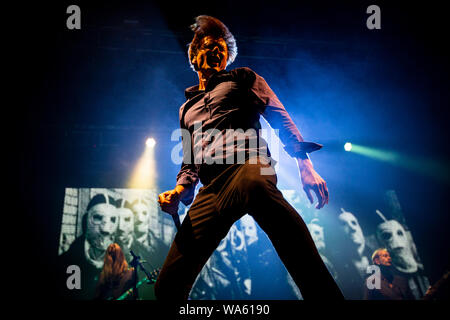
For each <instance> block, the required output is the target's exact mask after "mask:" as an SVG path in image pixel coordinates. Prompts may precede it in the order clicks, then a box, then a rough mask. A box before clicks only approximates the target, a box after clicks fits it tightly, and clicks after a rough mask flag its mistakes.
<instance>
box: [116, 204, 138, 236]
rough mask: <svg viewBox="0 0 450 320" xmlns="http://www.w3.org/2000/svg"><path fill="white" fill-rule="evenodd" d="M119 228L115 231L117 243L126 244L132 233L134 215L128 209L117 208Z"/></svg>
mask: <svg viewBox="0 0 450 320" xmlns="http://www.w3.org/2000/svg"><path fill="white" fill-rule="evenodd" d="M117 212H118V214H119V228H118V229H117V238H118V241H119V242H120V243H122V244H124V243H128V240H129V239H130V236H131V235H132V234H133V231H134V214H133V211H131V210H130V209H128V208H118V209H117Z"/></svg>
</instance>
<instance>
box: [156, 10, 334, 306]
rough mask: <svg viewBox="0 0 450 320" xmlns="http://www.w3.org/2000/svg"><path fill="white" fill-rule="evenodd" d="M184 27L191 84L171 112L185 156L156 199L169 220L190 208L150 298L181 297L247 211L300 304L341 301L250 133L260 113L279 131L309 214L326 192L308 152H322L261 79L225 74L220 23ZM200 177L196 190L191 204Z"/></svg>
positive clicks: (246, 72)
mask: <svg viewBox="0 0 450 320" xmlns="http://www.w3.org/2000/svg"><path fill="white" fill-rule="evenodd" d="M192 30H193V31H194V38H193V40H192V42H191V43H190V45H189V50H188V57H189V61H190V63H191V67H192V68H193V69H194V70H195V71H196V72H197V74H198V78H199V84H198V85H196V86H193V87H190V88H187V89H186V91H185V95H186V99H187V100H186V102H185V103H184V104H183V105H182V106H181V108H180V114H179V115H180V126H181V129H182V131H183V130H184V132H188V133H189V136H183V153H184V157H183V164H182V166H181V170H180V172H179V173H178V175H177V183H176V186H175V188H174V189H173V190H170V191H166V192H164V193H161V194H160V195H159V200H158V201H159V203H160V206H161V209H162V210H163V211H165V212H167V213H169V214H172V215H177V211H178V205H179V202H180V201H182V202H183V203H184V204H186V205H188V204H190V203H191V202H192V201H193V203H192V205H191V207H190V209H189V211H188V214H187V215H186V218H185V219H184V221H183V223H182V225H181V227H180V229H179V230H178V233H177V234H176V236H175V239H174V242H173V243H172V245H171V248H170V250H169V253H168V255H167V257H166V260H165V262H164V265H163V267H162V270H161V273H160V275H159V277H158V279H157V282H156V284H155V295H156V297H157V298H158V299H165V300H169V299H170V300H185V299H187V298H188V296H189V292H190V290H191V287H192V285H193V283H194V281H195V279H196V277H197V275H198V274H199V272H200V271H201V269H202V267H203V266H204V264H205V263H206V261H207V260H208V258H209V257H210V256H211V254H212V253H213V251H214V250H215V249H216V247H217V246H218V244H219V242H220V240H221V239H223V238H224V237H225V236H226V234H227V233H228V231H229V229H230V228H231V226H232V225H233V223H234V222H235V221H237V220H238V219H240V218H241V217H242V216H243V215H244V214H246V213H248V214H250V215H252V216H253V218H254V219H255V220H256V221H257V223H258V224H259V226H260V227H261V228H262V229H263V230H264V232H266V233H267V235H268V237H269V238H270V240H271V241H272V243H273V245H274V247H275V249H276V251H277V253H278V255H279V256H280V258H281V260H282V262H283V263H284V265H285V266H286V268H287V270H288V271H289V273H290V274H291V276H292V278H293V279H294V281H295V283H296V284H297V286H298V287H299V289H300V291H301V293H302V296H303V298H304V299H316V300H318V299H321V300H327V299H335V300H339V299H343V295H342V293H341V292H340V290H339V288H338V286H337V285H336V283H335V282H334V280H333V278H332V276H331V275H330V273H329V272H328V270H327V268H326V266H325V264H324V263H323V261H322V259H321V257H320V255H319V253H318V251H317V249H316V247H315V245H314V242H313V240H312V238H311V236H310V233H309V231H308V228H307V227H306V225H305V223H304V222H303V220H302V219H301V217H300V215H299V214H298V213H297V212H296V210H295V209H294V208H293V207H292V206H291V205H290V204H289V203H288V202H287V201H286V200H285V199H284V197H283V196H282V194H281V192H280V191H279V190H278V188H277V186H276V184H277V176H276V173H275V171H274V169H273V160H272V159H271V157H270V152H269V151H268V149H267V144H266V143H265V142H264V140H263V139H262V138H261V137H260V136H259V129H261V125H260V122H259V118H260V116H261V115H262V116H263V117H264V118H265V119H266V120H267V121H268V123H269V124H270V126H271V127H272V128H273V129H276V130H279V131H278V132H279V138H280V140H281V142H282V143H283V145H284V149H285V150H286V152H287V153H288V154H289V155H290V156H291V157H293V158H295V159H296V160H297V163H298V167H299V171H300V176H301V181H302V183H303V189H304V190H305V192H306V194H307V196H308V199H309V200H310V201H311V203H313V201H314V199H313V195H312V193H311V191H312V192H313V193H314V194H316V197H317V200H318V204H317V206H316V208H317V209H320V208H322V207H323V206H324V205H325V204H327V203H328V190H327V186H326V183H325V181H324V180H323V179H322V178H321V177H320V176H319V174H317V173H316V171H315V170H314V168H313V165H312V163H311V161H310V159H309V157H308V153H310V152H312V151H315V150H318V149H320V147H321V146H320V145H318V144H315V143H311V142H305V141H304V140H303V137H302V136H301V135H300V132H299V131H298V129H297V127H296V126H295V124H294V123H293V121H292V120H291V118H290V116H289V114H288V113H287V112H286V110H285V108H284V106H283V105H282V103H281V102H280V101H279V100H278V98H277V97H276V95H275V94H274V93H273V91H272V90H271V89H270V87H269V86H268V84H267V83H266V81H265V80H264V79H263V78H262V77H261V76H259V75H258V74H256V73H255V72H254V71H252V70H251V69H249V68H237V69H234V70H231V71H227V70H226V67H227V66H228V65H229V64H231V63H232V62H233V61H234V59H235V58H236V55H237V47H236V41H235V39H234V37H233V35H232V34H231V33H230V31H229V30H228V28H227V27H226V26H225V25H224V24H223V23H222V22H221V21H219V20H218V19H216V18H213V17H210V16H199V17H197V18H196V23H195V24H194V25H193V26H192ZM198 137H201V139H199V138H198ZM230 137H231V138H230ZM230 141H231V142H232V143H230ZM199 180H200V181H201V182H202V184H203V187H202V188H200V190H199V192H198V194H197V196H196V197H195V199H193V198H194V189H195V186H196V184H197V183H198V181H199ZM299 182H300V181H299Z"/></svg>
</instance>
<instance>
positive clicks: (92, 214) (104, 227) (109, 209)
mask: <svg viewBox="0 0 450 320" xmlns="http://www.w3.org/2000/svg"><path fill="white" fill-rule="evenodd" d="M87 214H88V220H87V231H86V238H87V240H88V241H89V244H90V245H91V246H92V247H94V248H95V249H99V250H106V249H107V248H108V246H109V245H110V244H111V243H113V242H114V236H115V233H116V231H117V227H118V225H119V217H118V213H117V209H116V207H114V206H113V205H110V204H107V203H101V204H97V205H95V206H93V207H92V208H91V210H89V212H88V213H87Z"/></svg>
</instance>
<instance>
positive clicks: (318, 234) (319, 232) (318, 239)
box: [308, 223, 325, 251]
mask: <svg viewBox="0 0 450 320" xmlns="http://www.w3.org/2000/svg"><path fill="white" fill-rule="evenodd" d="M308 229H309V232H310V233H311V237H312V238H313V240H314V243H315V244H316V247H317V250H319V251H320V250H323V249H325V239H324V236H323V228H322V227H321V226H319V225H318V224H315V223H310V224H308Z"/></svg>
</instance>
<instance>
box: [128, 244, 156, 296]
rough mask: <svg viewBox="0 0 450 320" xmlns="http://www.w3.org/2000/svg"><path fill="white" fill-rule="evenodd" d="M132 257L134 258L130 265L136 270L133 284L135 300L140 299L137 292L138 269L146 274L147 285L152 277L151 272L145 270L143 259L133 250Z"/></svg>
mask: <svg viewBox="0 0 450 320" xmlns="http://www.w3.org/2000/svg"><path fill="white" fill-rule="evenodd" d="M130 253H131V255H132V256H133V260H132V261H131V262H130V265H131V266H132V267H133V268H134V284H133V300H137V299H138V291H137V279H138V276H137V270H138V267H139V268H140V269H141V270H142V272H144V274H145V276H146V277H147V283H149V282H150V279H151V276H150V274H149V272H148V271H147V270H146V269H145V267H144V266H143V265H142V262H141V261H140V260H141V257H140V256H137V255H136V254H135V253H134V252H133V250H130Z"/></svg>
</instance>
